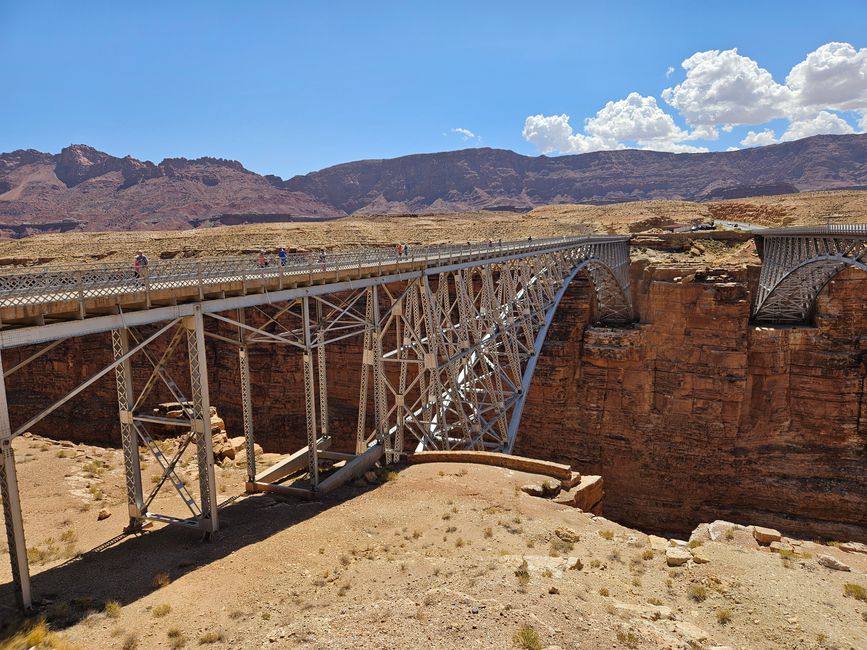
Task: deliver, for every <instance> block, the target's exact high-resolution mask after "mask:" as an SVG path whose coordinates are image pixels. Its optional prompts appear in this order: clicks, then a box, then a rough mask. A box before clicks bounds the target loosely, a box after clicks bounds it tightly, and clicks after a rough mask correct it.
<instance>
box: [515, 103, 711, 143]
mask: <svg viewBox="0 0 867 650" xmlns="http://www.w3.org/2000/svg"><path fill="white" fill-rule="evenodd" d="M708 133H709V132H708ZM523 136H524V139H525V140H527V141H528V142H531V143H533V144H534V145H536V148H537V149H538V150H539V151H540V152H542V153H551V152H554V151H559V152H561V153H588V152H590V151H599V150H602V149H624V148H626V144H625V143H627V142H629V143H636V145H637V146H638V148H640V149H651V150H654V151H671V152H675V153H682V152H688V151H707V149H705V148H702V147H694V146H690V145H686V144H683V143H682V142H683V141H684V140H690V139H695V138H693V136H692V134H690V133H689V132H687V131H684V130H683V129H681V128H680V127H678V126H677V125H676V124H675V123H674V119H673V118H672V117H671V115H669V114H668V113H666V112H665V111H663V110H662V109H661V108H660V107H659V105H658V104H657V103H656V98H654V97H645V96H642V95H640V94H639V93H630V94H629V95H628V96H627V97H626V98H624V99H620V100H617V101H610V102H608V103H607V104H605V106H603V107H602V108H601V109H600V110H599V111H598V112H597V113H596V115H595V116H593V117H591V118H588V119H586V120H585V121H584V132H583V133H575V132H574V130H573V129H572V125H571V124H570V123H569V116H568V115H566V114H563V115H547V116H546V115H531V116H529V117H527V119H526V120H525V121H524V130H523ZM700 137H703V136H700Z"/></svg>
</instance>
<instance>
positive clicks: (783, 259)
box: [752, 225, 867, 323]
mask: <svg viewBox="0 0 867 650" xmlns="http://www.w3.org/2000/svg"><path fill="white" fill-rule="evenodd" d="M757 237H758V240H759V241H758V243H759V246H758V250H759V254H760V255H761V257H762V270H761V275H760V276H759V287H758V291H757V292H756V299H755V301H754V303H753V312H752V315H753V319H754V320H755V321H758V322H767V323H803V322H805V321H807V320H808V319H809V318H810V317H811V315H812V313H813V310H814V308H815V303H816V298H817V296H818V295H819V292H820V291H822V289H823V288H824V287H825V285H827V284H828V282H829V281H830V280H831V278H833V277H834V276H835V275H837V274H838V273H839V272H840V271H842V270H843V269H844V268H846V267H848V266H851V267H855V268H858V269H861V270H862V271H867V225H863V226H858V225H855V226H845V227H839V226H838V227H828V226H817V227H813V228H793V229H780V230H767V231H759V232H758V233H757Z"/></svg>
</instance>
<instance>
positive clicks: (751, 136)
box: [741, 129, 777, 147]
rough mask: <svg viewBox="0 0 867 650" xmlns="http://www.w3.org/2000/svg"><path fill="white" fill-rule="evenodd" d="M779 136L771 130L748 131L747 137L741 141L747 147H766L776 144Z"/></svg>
mask: <svg viewBox="0 0 867 650" xmlns="http://www.w3.org/2000/svg"><path fill="white" fill-rule="evenodd" d="M776 142H777V135H776V134H775V133H774V132H773V130H771V129H765V130H764V131H758V132H756V131H748V132H747V135H746V137H745V138H744V139H743V140H741V144H742V145H744V146H745V147H764V146H765V145H767V144H776Z"/></svg>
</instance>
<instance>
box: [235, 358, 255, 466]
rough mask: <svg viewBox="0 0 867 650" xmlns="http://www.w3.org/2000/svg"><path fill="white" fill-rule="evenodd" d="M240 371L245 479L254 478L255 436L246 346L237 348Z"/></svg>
mask: <svg viewBox="0 0 867 650" xmlns="http://www.w3.org/2000/svg"><path fill="white" fill-rule="evenodd" d="M238 367H239V369H240V373H241V410H242V411H243V415H244V442H245V446H246V449H247V480H248V481H250V482H252V481H255V480H256V447H255V444H256V437H255V435H254V432H253V398H252V395H251V393H250V360H249V352H248V351H247V347H246V346H244V347H241V348H239V349H238Z"/></svg>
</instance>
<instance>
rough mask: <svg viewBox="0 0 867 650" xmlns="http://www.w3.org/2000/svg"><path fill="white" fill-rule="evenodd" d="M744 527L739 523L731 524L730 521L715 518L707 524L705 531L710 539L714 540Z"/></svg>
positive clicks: (723, 537)
mask: <svg viewBox="0 0 867 650" xmlns="http://www.w3.org/2000/svg"><path fill="white" fill-rule="evenodd" d="M743 529H744V527H743V526H741V525H739V524H733V523H732V522H730V521H724V520H722V519H717V520H716V521H712V522H711V523H709V524H708V525H707V532H708V535H710V541H712V542H716V541H719V540H720V539H725V537H726V535H728V534H729V533H731V532H734V531H736V530H743Z"/></svg>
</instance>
